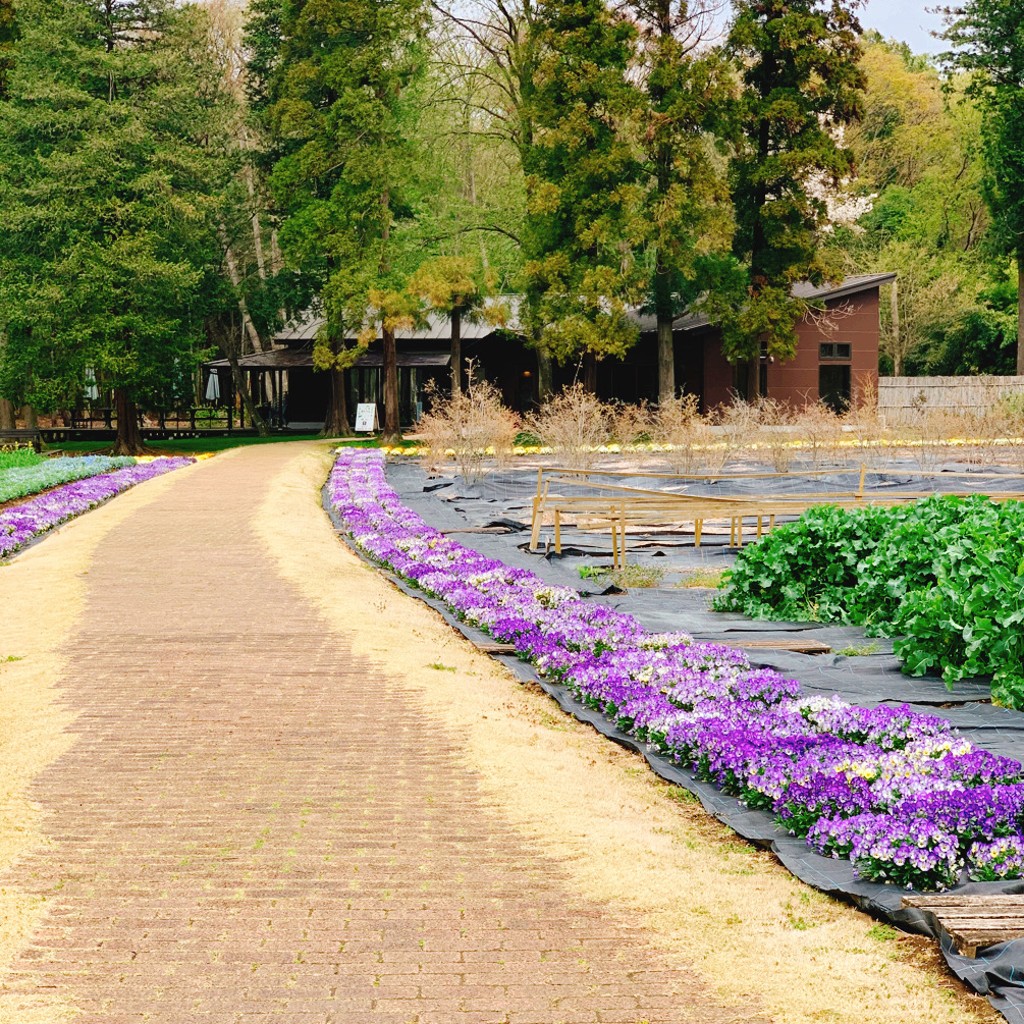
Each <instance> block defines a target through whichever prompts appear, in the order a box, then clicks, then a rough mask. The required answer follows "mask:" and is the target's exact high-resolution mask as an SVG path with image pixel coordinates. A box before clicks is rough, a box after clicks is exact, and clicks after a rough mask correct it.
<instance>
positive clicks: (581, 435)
mask: <svg viewBox="0 0 1024 1024" xmlns="http://www.w3.org/2000/svg"><path fill="white" fill-rule="evenodd" d="M609 419H610V416H609V411H608V409H607V408H606V407H605V406H604V405H602V404H601V402H600V400H599V399H598V398H597V397H596V396H595V395H592V394H591V393H590V392H589V391H587V390H586V388H584V387H583V385H582V384H580V383H579V382H577V383H575V384H573V385H572V386H571V387H568V388H566V389H565V390H564V391H563V392H561V393H560V394H558V395H556V396H555V397H554V398H552V399H550V401H548V402H547V403H545V404H544V405H543V406H542V407H541V409H540V410H539V411H538V412H536V413H533V414H532V415H530V416H529V417H527V420H526V428H527V430H529V431H531V432H532V433H534V434H536V435H537V436H538V437H539V438H540V440H541V443H542V444H545V445H547V446H548V447H550V448H552V449H553V450H554V451H556V452H557V453H558V455H559V457H560V458H561V460H562V461H563V462H564V463H565V465H566V466H569V467H570V468H572V469H588V468H590V467H591V466H592V465H593V464H594V461H595V459H596V458H597V454H598V453H597V448H598V447H599V446H600V445H602V444H604V443H605V442H606V441H607V440H608V437H609V435H610V433H611V428H610V423H609Z"/></svg>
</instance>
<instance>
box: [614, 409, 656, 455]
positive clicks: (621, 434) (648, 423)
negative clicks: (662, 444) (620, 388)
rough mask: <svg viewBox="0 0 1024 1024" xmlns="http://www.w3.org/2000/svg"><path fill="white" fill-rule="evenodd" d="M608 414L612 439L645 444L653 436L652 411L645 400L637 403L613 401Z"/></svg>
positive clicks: (621, 442) (620, 441) (622, 442)
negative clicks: (629, 403)
mask: <svg viewBox="0 0 1024 1024" xmlns="http://www.w3.org/2000/svg"><path fill="white" fill-rule="evenodd" d="M608 415H609V419H610V421H611V436H612V439H613V440H614V441H617V442H618V443H619V444H625V445H629V444H646V443H647V442H648V441H650V440H651V438H652V437H653V436H654V422H653V413H652V412H651V407H650V406H649V405H648V404H647V402H641V403H640V404H639V405H628V404H627V403H625V402H614V403H613V404H612V405H611V406H610V407H609V409H608Z"/></svg>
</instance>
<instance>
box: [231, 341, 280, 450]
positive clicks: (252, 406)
mask: <svg viewBox="0 0 1024 1024" xmlns="http://www.w3.org/2000/svg"><path fill="white" fill-rule="evenodd" d="M227 349H228V350H227V353H226V355H227V359H228V366H230V367H231V384H232V386H233V387H234V389H235V391H236V392H237V393H238V394H239V395H240V396H241V399H242V408H243V409H244V410H245V412H246V414H247V415H248V417H249V422H250V423H251V424H252V425H253V426H254V427H255V428H256V433H257V435H258V436H259V437H270V427H268V426H267V421H266V420H265V419H264V418H263V417H262V416H261V415H260V414H259V411H258V410H257V408H256V403H255V402H254V401H253V400H252V392H250V390H249V389H248V388H247V387H246V386H245V379H244V378H243V377H242V371H241V368H240V367H239V365H238V354H237V353H236V352H235V350H234V348H233V347H231V346H227Z"/></svg>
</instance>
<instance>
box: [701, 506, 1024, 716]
mask: <svg viewBox="0 0 1024 1024" xmlns="http://www.w3.org/2000/svg"><path fill="white" fill-rule="evenodd" d="M727 587H728V589H727V591H726V592H725V593H724V594H723V595H721V596H720V597H719V598H718V600H717V601H716V607H717V608H718V609H719V610H723V611H725V610H728V611H739V612H743V613H744V614H748V615H752V616H754V617H759V618H787V619H797V620H815V619H817V620H821V621H827V622H842V623H850V624H854V625H863V626H866V627H867V628H868V631H869V632H872V633H875V634H881V635H888V636H894V637H895V638H896V639H895V643H894V649H895V652H896V654H897V655H898V656H899V657H900V658H901V659H902V661H903V664H904V670H905V671H907V672H909V673H910V674H912V675H922V674H924V673H925V672H929V671H934V672H938V673H941V675H942V677H943V678H944V679H945V680H946V681H947V682H949V683H951V682H954V681H956V680H958V679H963V678H967V677H974V676H991V677H992V680H993V683H992V689H993V694H994V696H995V697H996V698H997V699H998V700H1000V701H1001V702H1002V703H1004V704H1007V705H1009V706H1011V707H1024V630H1022V629H1021V624H1022V623H1024V504H1022V503H1020V502H1013V501H1008V502H1003V503H1001V504H997V503H995V502H992V501H990V500H989V499H987V498H985V497H982V496H977V497H970V498H950V497H935V498H928V499H926V500H924V501H921V502H917V503H915V504H913V505H906V506H897V507H895V508H864V509H856V510H853V511H845V510H842V509H838V508H834V507H823V508H817V509H811V510H809V511H808V512H806V513H805V514H804V515H803V516H801V518H800V520H799V521H798V522H796V523H794V524H790V525H785V526H782V527H779V528H778V529H776V530H774V531H772V533H770V534H769V535H768V536H767V537H765V538H764V539H763V540H762V541H760V542H759V543H758V544H755V545H752V546H751V547H749V548H746V549H744V550H743V551H742V552H741V553H740V555H739V557H738V559H737V562H736V566H735V568H734V569H733V571H732V572H731V573H730V574H729V575H728V577H727Z"/></svg>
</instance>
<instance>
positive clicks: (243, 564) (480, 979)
mask: <svg viewBox="0 0 1024 1024" xmlns="http://www.w3.org/2000/svg"><path fill="white" fill-rule="evenodd" d="M293 457H295V456H294V454H290V453H289V448H288V446H284V445H271V446H267V447H261V448H254V449H250V450H248V451H246V452H245V453H240V454H236V455H233V456H231V457H230V458H225V459H219V460H218V459H215V460H212V461H210V462H208V463H206V464H204V465H202V466H200V467H197V468H196V469H194V470H192V471H190V472H189V473H187V474H182V476H181V478H180V480H179V481H178V482H177V483H176V484H175V485H174V486H173V487H171V488H169V490H168V492H167V494H166V495H165V496H164V497H163V498H161V499H159V500H158V501H156V502H154V503H151V504H149V505H148V506H146V507H145V508H143V509H141V510H140V511H137V512H135V513H133V514H132V515H131V516H130V517H129V518H128V519H127V520H125V521H124V522H123V523H122V524H121V525H120V526H119V527H117V528H115V529H114V530H113V531H112V532H111V533H110V534H109V535H108V536H107V537H106V539H105V540H104V541H103V542H102V543H101V545H100V548H99V550H98V552H97V556H96V560H95V564H94V566H93V569H92V571H91V573H90V577H89V579H90V582H89V598H88V604H87V611H86V614H85V616H84V619H83V621H82V622H81V624H80V628H79V630H78V633H77V635H76V636H74V637H72V638H69V640H68V645H69V650H70V651H71V652H72V661H71V663H72V665H73V670H72V671H71V672H69V674H68V677H67V678H66V679H64V680H63V681H62V690H63V694H64V698H65V700H66V701H67V703H68V705H69V706H70V707H71V708H72V709H73V710H74V711H75V712H77V714H78V716H79V717H78V719H77V722H76V725H75V732H76V733H77V734H78V740H77V742H76V743H75V745H74V747H73V749H72V750H71V751H70V752H69V753H68V754H66V755H65V756H63V757H62V758H61V759H60V760H58V761H57V762H56V763H55V764H54V765H53V766H52V767H51V768H49V769H47V770H46V771H45V772H44V773H43V774H42V775H41V776H39V777H38V778H37V780H36V782H35V784H34V787H33V790H32V793H31V796H32V797H33V798H34V799H35V800H37V801H38V802H39V803H40V804H41V805H42V807H43V808H44V809H45V811H46V812H47V818H46V823H45V829H46V831H47V833H48V838H49V839H50V840H51V843H50V845H49V847H48V848H45V849H40V850H39V851H37V852H36V853H35V854H33V855H32V856H31V857H30V858H28V859H26V860H24V861H22V862H21V863H20V864H19V865H17V866H16V868H15V870H14V871H13V873H12V875H11V876H10V877H9V878H8V879H7V880H6V881H7V883H8V884H10V883H13V884H15V885H17V886H20V887H22V888H24V889H27V890H29V891H31V892H35V893H38V894H41V895H44V896H45V897H46V898H47V901H48V903H47V905H48V908H49V911H48V913H47V915H46V917H45V919H44V922H43V924H42V926H41V927H40V928H39V929H37V931H36V933H35V935H34V936H33V940H32V943H31V946H30V947H29V948H27V949H25V950H24V951H23V953H22V955H21V956H20V958H19V959H18V960H17V961H16V963H15V964H14V965H13V968H12V970H11V971H10V973H9V974H8V975H7V977H6V978H5V979H4V984H3V986H2V988H0V1017H2V1019H4V1020H9V1021H18V1020H22V1019H25V1017H26V1016H28V1015H30V1013H31V1012H32V1011H34V1012H35V1014H36V1016H33V1017H32V1019H33V1020H35V1019H52V1020H58V1019H62V1017H61V1012H60V1011H61V1008H65V1007H73V1008H75V1009H76V1010H77V1011H79V1012H80V1016H79V1017H78V1018H77V1019H78V1020H80V1021H82V1022H90V1024H91V1022H104V1024H121V1022H129V1021H130V1022H141V1021H152V1022H158V1024H178V1022H181V1024H185V1022H194V1024H202V1022H210V1024H213V1022H216V1024H232V1022H236V1021H246V1022H250V1021H251V1022H257V1021H266V1022H281V1024H299V1022H310V1024H314V1022H315V1024H327V1022H338V1024H361V1022H364V1021H365V1022H374V1024H391V1022H394V1024H407V1022H416V1024H430V1022H462V1024H474V1022H492V1021H495V1022H496V1021H508V1022H510V1024H518V1022H537V1024H558V1022H565V1024H569V1022H576V1021H588V1022H589V1021H603V1022H637V1021H649V1022H651V1024H654V1022H658V1021H664V1022H681V1021H688V1020H699V1021H726V1020H728V1021H735V1020H738V1019H740V1018H738V1017H737V1016H736V1015H735V1012H727V1011H725V1010H724V1009H722V1008H719V1007H716V1006H715V1005H714V1003H713V1002H712V1001H711V1000H710V999H709V997H708V996H707V994H706V993H705V992H704V991H703V990H702V988H701V986H700V984H699V982H698V981H697V980H696V979H695V978H694V977H693V975H692V974H689V973H687V971H686V970H685V965H679V964H674V963H670V962H668V961H666V959H665V958H664V957H663V956H661V955H659V954H657V953H656V952H655V951H653V950H651V949H649V948H647V947H646V946H645V945H644V939H643V936H642V935H641V934H640V933H639V931H638V930H637V929H635V928H633V927H631V926H630V923H629V922H628V921H625V920H623V919H621V918H619V917H617V916H616V914H615V913H614V911H613V910H610V909H609V908H608V907H605V906H600V905H596V904H595V903H593V902H591V901H589V900H588V899H587V898H585V896H583V895H581V894H578V893H574V892H572V891H570V889H569V884H568V881H567V879H566V877H565V876H564V875H563V874H562V873H561V872H560V869H559V866H558V865H557V864H556V863H553V862H551V861H550V860H549V859H545V857H544V856H543V855H542V854H541V853H540V852H539V851H538V850H537V849H533V848H531V846H530V844H529V842H528V841H527V840H525V839H523V838H521V837H520V836H518V835H516V834H515V833H513V832H512V831H511V830H510V829H509V828H508V827H507V826H506V825H505V824H504V823H503V822H502V820H501V818H500V815H499V812H498V811H497V809H496V808H494V807H491V806H488V804H487V801H486V799H485V798H484V797H483V795H482V793H481V792H480V790H479V789H478V787H477V785H476V783H475V780H474V777H473V776H472V774H471V773H470V772H469V771H468V770H466V769H465V768H462V767H460V766H459V764H458V763H457V761H456V759H455V758H454V756H453V755H454V753H455V750H456V742H455V739H454V738H453V737H452V736H450V735H445V734H443V733H442V732H441V731H440V730H439V728H438V726H437V724H436V723H432V722H431V721H430V720H429V716H428V715H427V713H426V712H425V711H424V710H423V709H422V708H420V707H417V705H416V702H415V698H414V697H413V696H412V695H410V694H409V693H407V692H403V690H402V688H401V685H400V682H395V681H392V680H389V679H388V678H387V675H386V673H382V671H381V670H379V669H378V670H371V669H370V668H368V667H367V666H366V665H365V664H359V663H357V662H356V661H354V660H353V657H352V656H351V655H350V652H349V646H348V639H347V638H346V636H344V635H339V634H337V633H332V632H331V631H330V630H329V629H328V627H327V626H326V625H325V624H324V623H323V622H322V621H318V619H317V617H316V614H315V612H314V611H313V609H312V608H311V607H310V606H309V605H308V604H307V603H306V602H305V601H304V600H303V599H302V598H301V597H299V596H298V595H297V594H296V593H295V592H294V591H292V590H290V589H289V588H288V587H287V586H286V584H285V583H284V582H283V581H281V580H279V579H278V578H276V577H275V576H274V575H273V573H272V570H271V569H270V568H269V567H268V565H267V564H266V562H265V560H264V558H263V555H262V552H261V548H260V545H259V544H258V542H257V540H256V538H255V536H254V535H253V533H252V530H251V518H252V510H253V509H255V508H257V507H258V505H259V503H260V500H261V498H262V496H263V495H264V494H265V493H266V491H265V489H266V488H267V486H268V481H269V480H271V479H272V478H273V476H274V474H275V472H276V471H277V470H278V469H280V468H281V467H282V466H283V465H284V464H285V462H286V461H287V460H288V459H289V458H293ZM310 500H316V496H314V495H311V496H310ZM339 556H340V553H339ZM395 600H396V602H398V601H404V600H406V599H405V598H403V597H400V596H398V595H396V597H395ZM0 884H3V883H2V881H0ZM40 1012H42V1018H38V1014H39V1013H40ZM48 1014H49V1016H48Z"/></svg>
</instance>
